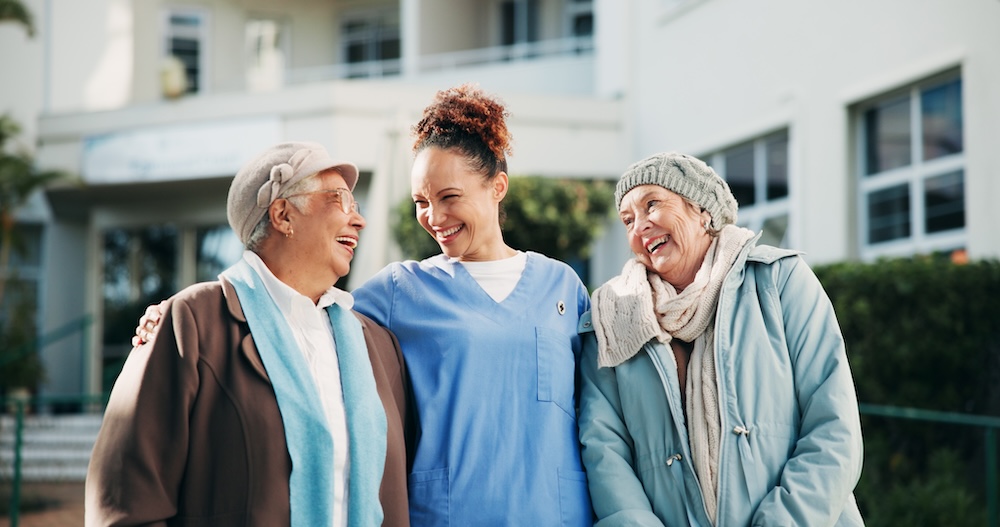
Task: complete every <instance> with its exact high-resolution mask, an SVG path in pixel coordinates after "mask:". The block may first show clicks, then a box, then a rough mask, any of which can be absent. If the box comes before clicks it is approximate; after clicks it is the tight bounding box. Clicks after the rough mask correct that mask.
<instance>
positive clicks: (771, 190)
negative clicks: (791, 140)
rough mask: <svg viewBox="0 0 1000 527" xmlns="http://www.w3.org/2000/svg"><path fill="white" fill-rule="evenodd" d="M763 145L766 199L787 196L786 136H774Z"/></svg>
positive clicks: (784, 134) (783, 134)
mask: <svg viewBox="0 0 1000 527" xmlns="http://www.w3.org/2000/svg"><path fill="white" fill-rule="evenodd" d="M764 144H765V151H766V152H767V199H769V200H772V199H777V198H783V197H785V196H788V134H787V133H784V132H782V133H780V134H775V135H773V136H771V137H769V138H767V140H766V141H765V143H764Z"/></svg>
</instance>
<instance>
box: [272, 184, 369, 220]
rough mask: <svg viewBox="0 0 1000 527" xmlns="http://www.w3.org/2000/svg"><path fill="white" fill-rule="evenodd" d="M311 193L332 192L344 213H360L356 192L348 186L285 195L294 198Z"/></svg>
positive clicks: (328, 194) (328, 193)
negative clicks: (352, 192) (352, 191)
mask: <svg viewBox="0 0 1000 527" xmlns="http://www.w3.org/2000/svg"><path fill="white" fill-rule="evenodd" d="M310 194H326V195H327V196H330V195H331V194H336V195H337V198H336V200H337V202H339V203H340V210H342V211H344V214H350V213H352V212H357V213H360V212H361V210H360V209H359V207H358V202H357V201H355V199H354V194H351V191H350V190H347V189H346V188H332V189H323V190H314V191H312V192H302V193H299V194H292V195H290V196H284V197H285V198H286V199H287V198H294V197H296V196H308V195H310Z"/></svg>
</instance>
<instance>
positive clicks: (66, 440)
mask: <svg viewBox="0 0 1000 527" xmlns="http://www.w3.org/2000/svg"><path fill="white" fill-rule="evenodd" d="M101 418H102V415H101V414H81V415H28V416H25V418H24V428H23V430H22V444H21V478H22V479H23V480H24V481H83V480H84V479H85V478H86V475H87V463H89V461H90V453H91V451H92V450H93V448H94V441H95V440H96V439H97V432H98V431H99V430H100V428H101ZM15 427H16V421H15V419H14V417H13V416H7V415H4V416H0V478H3V479H8V480H9V479H10V478H13V476H14V458H15V453H14V447H15Z"/></svg>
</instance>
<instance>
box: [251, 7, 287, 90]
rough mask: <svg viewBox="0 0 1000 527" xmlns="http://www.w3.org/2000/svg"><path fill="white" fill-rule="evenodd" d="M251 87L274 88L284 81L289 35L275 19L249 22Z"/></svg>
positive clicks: (257, 88)
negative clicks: (287, 35)
mask: <svg viewBox="0 0 1000 527" xmlns="http://www.w3.org/2000/svg"><path fill="white" fill-rule="evenodd" d="M244 33H245V35H246V53H247V54H246V57H247V89H248V90H249V91H252V92H262V91H273V90H276V89H278V88H280V87H281V84H282V82H283V80H284V71H285V57H287V56H288V52H287V46H288V43H287V37H286V33H287V32H286V31H285V30H284V26H283V24H282V23H281V22H279V21H277V20H271V19H252V20H249V21H247V24H246V30H245V31H244Z"/></svg>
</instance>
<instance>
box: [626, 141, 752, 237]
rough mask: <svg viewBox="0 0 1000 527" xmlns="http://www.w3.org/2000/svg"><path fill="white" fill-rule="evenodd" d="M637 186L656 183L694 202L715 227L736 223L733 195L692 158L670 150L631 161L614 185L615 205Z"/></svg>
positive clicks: (709, 168) (735, 205)
mask: <svg viewBox="0 0 1000 527" xmlns="http://www.w3.org/2000/svg"><path fill="white" fill-rule="evenodd" d="M639 185H659V186H661V187H663V188H665V189H667V190H669V191H671V192H674V193H675V194H678V195H680V196H682V197H685V198H687V199H689V200H691V201H693V202H695V203H697V204H698V206H700V207H701V208H703V209H705V210H707V211H708V213H709V214H710V215H711V216H712V228H713V229H715V230H721V229H722V228H723V227H725V226H726V225H729V224H731V223H736V208H737V206H738V205H737V204H736V196H733V193H732V191H731V190H729V185H728V184H727V183H726V181H725V180H724V179H722V178H721V177H720V176H719V175H718V174H716V173H715V171H714V170H712V167H710V166H708V165H706V164H705V162H704V161H702V160H700V159H698V158H696V157H692V156H689V155H687V154H678V153H676V152H670V153H661V154H654V155H652V156H650V157H647V158H646V159H643V160H642V161H639V162H637V163H633V164H632V166H630V167H628V169H627V170H625V173H624V174H622V177H621V179H619V180H618V185H616V186H615V207H616V208H617V207H620V206H621V204H622V198H624V197H625V194H628V191H630V190H632V189H633V188H635V187H638V186H639Z"/></svg>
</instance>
